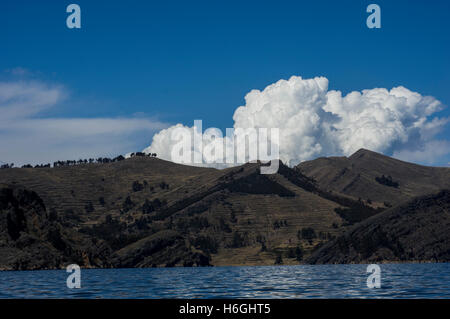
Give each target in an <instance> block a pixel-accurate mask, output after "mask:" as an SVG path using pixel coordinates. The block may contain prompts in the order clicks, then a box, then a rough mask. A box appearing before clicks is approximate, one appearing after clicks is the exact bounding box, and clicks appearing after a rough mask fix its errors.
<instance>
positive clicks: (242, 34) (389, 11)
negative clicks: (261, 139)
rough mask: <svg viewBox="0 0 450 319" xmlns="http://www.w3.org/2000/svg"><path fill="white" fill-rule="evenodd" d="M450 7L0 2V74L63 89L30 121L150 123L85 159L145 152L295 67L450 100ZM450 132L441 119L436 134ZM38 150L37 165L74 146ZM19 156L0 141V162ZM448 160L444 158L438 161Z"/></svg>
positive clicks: (229, 116) (218, 121)
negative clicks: (74, 10)
mask: <svg viewBox="0 0 450 319" xmlns="http://www.w3.org/2000/svg"><path fill="white" fill-rule="evenodd" d="M70 3H77V4H79V5H80V7H81V10H82V28H81V29H80V30H74V29H68V28H67V27H66V25H65V20H66V17H67V15H68V14H67V13H66V12H65V9H66V6H67V5H68V4H70ZM370 3H377V4H379V5H380V7H381V13H382V28H381V29H377V30H374V29H368V28H367V27H366V24H365V20H366V18H367V16H368V14H367V13H366V7H367V5H368V4H370ZM449 9H450V3H449V2H448V1H379V0H376V1H354V0H353V1H352V0H345V1H320V2H318V1H298V0H297V1H276V2H275V1H220V2H219V1H135V0H129V1H126V2H124V1H92V0H89V1H82V0H76V1H75V0H74V1H72V2H70V1H21V0H15V1H2V2H1V4H0V40H1V42H0V43H1V50H0V81H4V82H8V83H10V82H13V81H17V82H23V81H28V82H33V83H37V82H39V83H45V85H49V86H59V87H63V88H64V98H61V102H55V104H56V105H57V107H43V108H42V110H41V111H40V112H38V113H37V112H36V113H35V114H34V115H33V116H34V118H47V119H48V118H51V119H58V118H60V119H66V118H72V119H73V118H75V119H81V118H82V119H133V120H139V119H148V121H149V123H150V124H151V125H154V127H153V129H152V130H145V129H143V130H144V132H141V131H142V130H141V131H139V130H138V131H136V132H132V131H130V130H126V134H128V135H126V136H127V137H128V138H132V139H133V142H132V143H125V144H120V147H119V146H118V145H119V144H116V145H113V146H114V147H113V146H111V147H110V148H108V147H104V148H101V149H99V150H98V151H95V150H93V149H89V150H87V151H86V152H84V153H82V154H80V156H81V155H83V156H89V155H90V154H92V155H93V156H94V155H101V154H93V153H102V154H104V155H113V154H114V153H118V152H122V151H126V148H136V149H129V150H128V151H134V150H139V149H142V148H144V147H146V146H148V145H149V144H150V143H151V138H152V135H153V134H154V133H155V132H157V131H158V130H159V129H161V128H162V127H165V126H167V125H171V124H175V123H183V124H185V125H192V123H193V120H194V119H203V122H204V126H206V127H219V128H221V129H225V128H226V127H232V126H233V114H234V111H235V110H236V108H237V107H239V106H241V105H245V101H244V96H245V95H246V94H247V93H248V92H249V91H250V90H252V89H260V90H262V89H264V88H265V87H266V86H267V85H269V84H271V83H274V82H276V81H278V80H280V79H289V77H290V76H292V75H300V76H302V77H303V78H312V77H315V76H324V77H326V78H328V80H329V89H330V90H334V89H336V90H340V91H342V93H343V94H347V93H349V92H351V91H360V90H363V89H372V88H376V87H383V88H388V89H390V88H392V87H395V86H399V85H402V86H405V87H406V88H408V89H410V90H411V91H414V92H419V93H420V94H421V95H431V96H433V97H435V98H436V99H438V100H439V101H441V102H442V103H443V104H444V105H448V104H449V103H450V90H449V89H448V87H449V84H450V77H449V73H450V72H449V71H450V63H449V56H450V41H449V40H450V37H449V35H450V31H449V30H450V28H449V27H448V14H449V12H450V10H449ZM58 101H60V100H58ZM434 116H438V117H441V118H445V117H449V116H450V109H449V108H445V109H444V110H443V111H441V112H439V113H436V114H434ZM141 124H142V123H141ZM141 124H139V125H141ZM142 125H143V124H142ZM0 131H1V128H0ZM449 136H450V126H449V125H446V126H445V127H444V129H443V130H442V131H440V132H439V133H438V134H437V135H436V136H435V139H436V140H440V141H443V140H448V139H449ZM86 139H87V137H86ZM101 141H104V140H101ZM60 142H61V143H69V142H67V141H60ZM99 142H100V140H99ZM55 143H57V141H56V142H55ZM24 145H25V144H24ZM444 145H447V144H444ZM81 147H82V146H81V145H80V148H81ZM65 148H67V149H70V145H65ZM39 149H40V148H36V149H35V150H34V151H35V152H36V157H35V158H33V159H32V161H39V160H46V159H47V158H46V156H47V155H48V154H51V155H52V156H61V157H62V156H70V155H71V154H72V153H70V152H69V151H67V152H63V153H61V154H58V152H57V151H54V152H53V151H52V152H48V151H46V150H45V147H43V148H42V154H41V155H38V154H37V153H39ZM76 151H77V152H79V148H76ZM2 153H3V154H2ZM21 154H22V153H21V152H19V151H17V152H16V153H14V154H12V153H11V152H8V154H7V152H5V149H1V150H0V160H2V159H3V158H4V159H5V160H2V161H10V160H16V161H18V160H17V159H16V158H17V157H18V156H22V155H21ZM46 154H47V155H46ZM389 155H391V154H389ZM74 156H75V155H74ZM56 159H63V158H55V160H56ZM19 161H20V160H19ZM415 161H417V162H421V160H420V159H419V160H415ZM448 162H450V154H444V155H442V154H441V155H440V157H439V158H436V159H435V160H434V161H433V164H435V165H445V166H446V165H447V163H448Z"/></svg>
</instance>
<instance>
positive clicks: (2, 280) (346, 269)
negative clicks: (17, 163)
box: [0, 263, 450, 298]
mask: <svg viewBox="0 0 450 319" xmlns="http://www.w3.org/2000/svg"><path fill="white" fill-rule="evenodd" d="M380 267H381V288H373V289H370V288H368V287H367V284H366V281H367V277H368V275H369V274H368V273H366V269H367V265H318V266H316V265H314V266H313V265H311V266H310V265H305V266H303V265H301V266H268V267H214V268H149V269H82V271H81V288H80V289H69V288H67V286H66V279H67V276H68V275H69V274H68V273H66V272H65V270H43V271H7V272H0V298H450V264H449V263H446V264H444V263H441V264H384V265H380Z"/></svg>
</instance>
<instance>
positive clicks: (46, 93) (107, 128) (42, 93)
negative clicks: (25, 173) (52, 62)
mask: <svg viewBox="0 0 450 319" xmlns="http://www.w3.org/2000/svg"><path fill="white" fill-rule="evenodd" d="M67 98H68V93H67V92H66V89H65V88H64V87H63V86H61V85H50V84H46V83H43V82H39V81H24V80H20V81H15V82H14V81H13V82H0V114H1V115H0V161H2V162H8V163H9V162H14V163H16V165H22V164H26V163H31V164H36V163H47V162H53V161H55V160H66V159H79V158H89V157H96V156H114V155H117V154H123V153H125V152H129V151H135V150H137V149H139V145H142V144H141V143H144V141H145V139H146V137H147V136H149V135H151V134H153V133H155V132H156V131H158V130H161V129H162V128H164V127H167V124H165V123H162V122H159V121H156V120H153V119H150V118H145V117H143V116H142V115H141V116H139V117H123V118H51V117H44V116H43V114H45V113H44V111H47V110H50V109H52V108H56V107H57V106H58V105H60V104H61V103H62V102H64V101H66V100H67Z"/></svg>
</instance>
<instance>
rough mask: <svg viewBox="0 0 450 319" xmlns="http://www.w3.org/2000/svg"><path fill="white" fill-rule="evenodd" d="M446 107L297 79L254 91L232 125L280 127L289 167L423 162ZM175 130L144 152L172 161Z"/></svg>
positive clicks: (395, 91) (403, 91)
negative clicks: (316, 161) (335, 161)
mask: <svg viewBox="0 0 450 319" xmlns="http://www.w3.org/2000/svg"><path fill="white" fill-rule="evenodd" d="M443 107H444V106H443V105H442V104H441V102H439V101H438V100H436V99H435V98H433V97H430V96H423V95H421V94H419V93H417V92H413V91H410V90H408V89H407V88H405V87H402V86H399V87H395V88H392V89H391V90H388V89H384V88H374V89H369V90H363V91H362V92H358V91H354V92H350V93H348V94H347V95H343V94H342V92H341V91H336V90H331V91H329V90H328V79H326V78H324V77H315V78H313V79H303V78H301V77H299V76H293V77H291V78H290V79H289V80H280V81H278V82H276V83H273V84H271V85H269V86H267V87H266V88H265V89H264V90H262V91H260V90H252V91H250V92H249V93H248V94H247V95H246V96H245V105H243V106H240V107H238V108H237V109H236V111H235V113H234V115H233V120H234V128H235V129H236V128H279V129H280V140H279V149H280V159H281V160H283V161H284V162H285V163H288V164H289V165H296V164H298V163H299V162H301V161H305V160H310V159H313V158H316V157H319V156H330V155H347V156H348V155H351V154H352V153H353V152H355V151H357V150H358V149H360V148H367V149H371V150H373V151H376V152H381V153H385V154H388V155H392V154H411V156H413V155H412V154H416V155H417V157H415V158H417V159H420V158H421V157H420V156H418V154H419V153H420V152H421V151H422V150H424V149H427V150H428V149H430V148H433V147H438V146H439V145H440V144H438V143H437V142H436V141H434V140H433V138H434V136H436V134H437V133H439V132H440V131H441V130H442V129H443V128H444V127H445V125H446V124H447V123H448V121H449V119H445V118H438V117H433V115H434V114H435V113H437V112H438V111H440V110H442V109H443ZM178 126H182V124H178ZM186 128H188V127H186ZM172 129H173V128H169V129H166V130H163V131H161V132H159V133H158V134H156V135H155V136H154V138H153V141H152V144H151V145H150V146H149V147H148V148H146V149H145V151H148V152H156V153H158V154H161V155H162V157H163V158H166V159H168V160H171V157H170V154H171V150H172V149H173V147H174V145H175V144H176V141H173V140H171V136H170V134H171V132H172ZM189 129H192V127H190V128H189ZM222 141H223V142H226V139H224V140H222ZM441 142H442V141H441ZM444 142H445V141H444ZM408 152H410V153H408ZM435 153H436V152H435ZM429 160H432V158H429Z"/></svg>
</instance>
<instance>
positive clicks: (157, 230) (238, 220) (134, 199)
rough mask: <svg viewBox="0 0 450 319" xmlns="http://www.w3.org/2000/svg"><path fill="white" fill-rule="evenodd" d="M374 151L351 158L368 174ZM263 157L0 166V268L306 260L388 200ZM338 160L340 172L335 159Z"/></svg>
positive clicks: (423, 177) (424, 174)
mask: <svg viewBox="0 0 450 319" xmlns="http://www.w3.org/2000/svg"><path fill="white" fill-rule="evenodd" d="M363 153H364V154H366V153H367V151H363ZM367 154H371V153H367ZM375 154H376V153H375ZM370 156H371V155H370ZM368 157H369V156H367V157H366V156H360V157H358V156H356V157H351V158H349V159H346V160H345V161H352V163H353V164H354V165H353V166H352V165H350V167H353V169H357V168H358V170H361V173H359V174H360V175H361V176H365V179H367V180H369V179H370V176H369V174H372V173H370V171H367V172H366V171H365V170H363V169H359V167H366V166H367V165H369V164H364V162H365V161H366V159H367V158H368ZM375 158H378V156H375ZM323 160H324V159H318V161H323ZM330 161H332V162H334V161H335V160H334V159H331V160H330ZM385 161H386V163H388V164H389V163H391V162H390V161H389V158H387V159H385ZM313 162H314V161H313ZM360 162H361V163H360ZM372 162H373V160H372ZM375 162H376V161H375ZM397 162H399V161H397V160H393V162H392V163H397ZM400 163H403V162H400ZM388 164H386V168H383V163H380V164H377V165H379V168H378V169H379V171H380V172H381V171H385V174H389V172H391V168H390V167H389V165H388ZM308 165H310V164H308ZM374 165H375V164H374ZM405 165H407V167H415V165H414V164H408V163H405ZM260 166H261V164H260V163H253V164H251V163H249V164H245V165H242V166H239V167H233V168H229V169H224V170H217V169H212V168H202V167H192V166H186V165H179V164H175V163H172V162H168V161H164V160H160V159H158V158H154V157H146V156H138V157H133V158H130V159H126V160H122V161H117V162H110V163H84V164H83V163H82V164H79V165H70V166H68V165H66V166H61V167H55V168H50V167H40V168H8V169H1V170H0V194H4V195H2V196H0V257H1V258H0V269H47V268H61V267H64V266H65V265H67V264H69V263H73V262H75V263H77V264H79V265H80V266H82V267H100V268H102V267H170V266H208V265H214V266H219V265H273V264H274V263H283V264H298V263H301V262H304V260H305V259H306V258H308V257H309V256H310V255H311V254H313V253H314V252H315V251H317V250H318V249H319V248H320V247H322V246H323V245H325V244H326V243H327V242H329V241H331V240H333V239H334V238H336V237H339V236H341V235H343V234H344V233H345V232H346V230H347V229H349V228H351V227H353V226H352V225H355V224H356V225H358V223H361V222H364V221H365V220H368V219H370V218H373V216H377V215H378V214H381V213H382V212H383V210H385V209H386V207H385V206H384V205H382V204H381V205H380V204H379V203H377V202H374V203H368V202H367V201H364V200H358V198H357V197H356V196H355V195H354V193H352V192H345V191H343V192H342V193H341V192H339V191H337V190H335V189H329V188H328V187H326V186H327V185H326V183H325V184H324V182H323V181H322V182H321V181H320V178H318V177H320V176H321V175H320V176H318V175H317V174H318V171H317V170H315V169H314V167H313V166H311V172H310V171H307V170H305V168H304V167H300V168H293V169H292V168H289V167H287V166H285V165H284V164H283V163H281V162H280V169H279V171H278V173H277V174H273V175H261V174H260V172H259V170H260ZM306 167H308V166H306ZM329 167H331V168H328V169H329V172H330V174H331V173H332V171H333V170H332V169H333V167H334V166H333V165H330V166H329ZM375 167H376V165H375ZM428 169H430V170H431V169H432V168H424V170H419V169H416V170H415V171H414V173H415V174H416V180H420V181H422V182H421V183H422V184H423V189H424V191H427V190H429V189H433V190H434V189H436V188H438V187H440V186H439V185H440V184H439V183H434V184H433V183H431V182H430V184H426V181H428V179H429V178H430V177H429V174H430V173H429V170H428ZM438 170H439V172H441V171H442V172H444V173H445V172H446V171H445V169H444V170H443V169H438ZM363 171H364V173H363ZM444 173H442V174H444ZM377 174H378V173H376V174H375V175H377ZM442 174H441V175H442ZM344 175H345V174H344ZM366 175H367V176H368V177H367V176H366ZM311 176H312V177H313V178H312V177H311ZM398 176H400V175H398ZM398 176H397V175H395V177H394V180H395V179H396V178H398ZM408 178H410V177H408ZM441 178H442V177H441ZM406 180H407V178H406V177H405V179H402V180H401V181H400V186H399V187H398V191H399V192H400V193H399V194H401V195H402V196H404V197H406V198H408V197H409V196H413V195H412V193H411V194H410V193H408V192H406V191H405V187H404V185H403V183H405V181H406ZM383 182H384V183H388V182H386V181H383ZM441 184H442V185H445V181H443V182H442V183H441ZM363 185H366V186H367V187H381V188H380V189H381V190H383V192H381V191H380V194H381V195H383V194H387V193H388V192H387V191H385V190H384V187H386V188H388V189H389V190H390V189H391V188H393V187H391V186H385V185H381V184H380V183H379V182H377V181H374V182H373V183H372V182H371V183H367V184H363ZM408 185H409V184H408ZM396 189H397V188H396ZM408 189H411V187H410V186H409V188H408ZM414 191H415V193H414V194H416V193H417V194H418V193H419V189H414ZM367 192H369V190H367ZM381 195H380V196H381ZM420 195H423V193H422V194H420ZM383 196H384V195H383ZM386 196H387V195H386ZM401 198H403V197H401V196H400V197H399V198H396V197H395V198H394V199H395V201H394V200H393V201H392V202H393V203H394V202H397V201H400V199H401ZM379 200H380V201H381V200H384V198H380V199H379Z"/></svg>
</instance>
